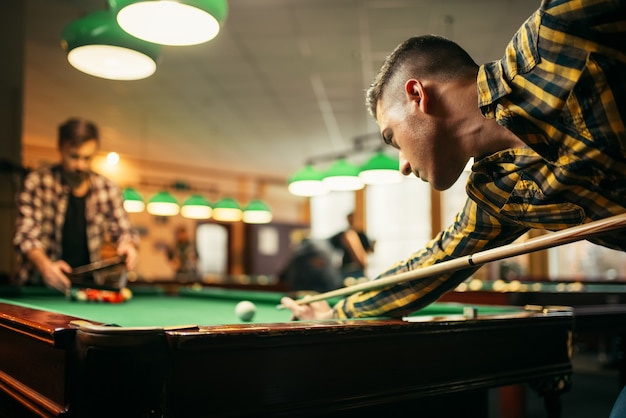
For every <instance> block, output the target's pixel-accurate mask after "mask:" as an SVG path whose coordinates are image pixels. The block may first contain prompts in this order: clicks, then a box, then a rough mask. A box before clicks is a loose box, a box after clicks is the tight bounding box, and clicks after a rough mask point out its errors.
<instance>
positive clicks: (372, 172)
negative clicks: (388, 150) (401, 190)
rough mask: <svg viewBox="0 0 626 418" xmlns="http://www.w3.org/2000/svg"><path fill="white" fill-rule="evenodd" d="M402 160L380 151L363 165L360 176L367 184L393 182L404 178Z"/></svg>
mask: <svg viewBox="0 0 626 418" xmlns="http://www.w3.org/2000/svg"><path fill="white" fill-rule="evenodd" d="M399 168H400V161H398V160H397V159H395V158H392V157H390V156H388V155H387V154H385V153H384V152H382V151H378V152H377V153H376V154H374V156H373V157H371V158H370V159H369V160H367V161H366V162H365V164H363V165H362V166H361V171H360V172H359V177H360V178H361V180H362V181H363V183H365V184H392V183H398V182H400V181H401V180H402V174H401V173H400V170H399Z"/></svg>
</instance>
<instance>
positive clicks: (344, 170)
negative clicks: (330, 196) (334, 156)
mask: <svg viewBox="0 0 626 418" xmlns="http://www.w3.org/2000/svg"><path fill="white" fill-rule="evenodd" d="M359 171H360V170H359V168H358V167H357V166H355V165H354V164H351V163H349V162H348V161H346V160H345V158H340V159H338V160H337V161H335V162H334V163H333V164H332V165H331V166H330V168H329V169H328V171H327V172H326V173H325V174H324V179H323V180H322V181H323V182H324V184H325V185H326V186H327V187H328V189H329V190H336V191H349V190H360V189H362V188H363V187H364V186H365V185H364V184H363V181H362V180H361V179H360V178H359Z"/></svg>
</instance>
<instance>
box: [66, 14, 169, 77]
mask: <svg viewBox="0 0 626 418" xmlns="http://www.w3.org/2000/svg"><path fill="white" fill-rule="evenodd" d="M61 46H62V47H63V49H65V50H66V51H67V60H68V61H69V63H70V64H71V65H72V66H73V67H74V68H76V69H77V70H79V71H82V72H84V73H86V74H89V75H92V76H95V77H101V78H106V79H110V80H139V79H143V78H146V77H149V76H151V75H152V74H154V72H155V71H156V68H157V61H158V58H159V54H160V50H161V47H160V46H159V45H156V44H154V43H150V42H146V41H143V40H141V39H137V38H135V37H133V36H131V35H129V34H128V33H126V32H124V31H123V30H122V28H120V27H119V25H118V24H117V21H116V20H115V16H114V13H113V12H112V11H110V10H101V11H96V12H93V13H90V14H88V15H87V16H85V17H83V18H81V19H78V20H75V21H73V22H71V23H70V24H68V25H67V26H66V27H65V29H64V30H63V34H62V39H61Z"/></svg>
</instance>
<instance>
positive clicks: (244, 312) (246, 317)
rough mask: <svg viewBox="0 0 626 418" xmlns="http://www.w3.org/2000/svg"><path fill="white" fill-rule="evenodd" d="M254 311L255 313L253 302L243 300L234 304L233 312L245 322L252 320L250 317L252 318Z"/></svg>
mask: <svg viewBox="0 0 626 418" xmlns="http://www.w3.org/2000/svg"><path fill="white" fill-rule="evenodd" d="M255 313H256V306H254V303H252V302H250V301H248V300H243V301H241V302H239V303H238V304H237V306H235V314H236V315H237V317H238V318H239V319H241V320H242V321H245V322H248V321H252V318H254V314H255Z"/></svg>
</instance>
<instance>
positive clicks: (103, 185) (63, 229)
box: [13, 118, 138, 292]
mask: <svg viewBox="0 0 626 418" xmlns="http://www.w3.org/2000/svg"><path fill="white" fill-rule="evenodd" d="M99 141H100V140H99V135H98V128H97V127H96V125H95V124H93V123H92V122H90V121H87V120H84V119H78V118H75V119H69V120H68V121H66V122H65V123H63V124H62V125H61V126H60V127H59V135H58V149H59V153H60V156H61V161H60V163H59V164H57V165H54V166H52V167H49V168H43V169H40V170H37V171H33V172H31V173H29V174H28V175H27V176H26V178H25V180H24V184H23V188H22V190H21V191H20V193H19V195H18V205H17V206H18V214H17V220H16V232H15V236H14V239H13V244H14V245H15V248H16V249H17V252H18V257H19V272H18V280H19V282H20V283H21V284H26V283H29V284H40V283H42V282H43V284H45V285H47V286H50V287H53V288H55V289H58V290H59V291H61V292H66V291H67V290H68V289H69V288H70V280H69V279H68V277H67V274H68V273H70V272H71V271H72V268H73V267H77V266H80V265H85V264H88V263H90V262H94V261H98V260H99V259H100V250H101V246H102V245H103V243H104V242H105V240H106V239H111V240H112V241H113V242H114V243H115V245H116V247H117V254H120V255H126V265H127V267H128V268H132V267H133V266H134V265H135V263H136V257H137V250H136V246H137V243H138V236H137V234H136V233H135V232H134V230H133V229H132V228H131V224H130V222H129V220H128V216H127V214H126V212H125V211H124V208H123V206H122V195H121V192H120V190H119V188H118V187H117V186H116V185H115V184H114V183H113V182H112V181H111V180H109V179H107V178H105V177H104V176H102V175H100V174H97V173H94V172H93V171H91V162H92V159H93V157H94V156H95V155H96V152H97V151H98V146H99Z"/></svg>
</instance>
